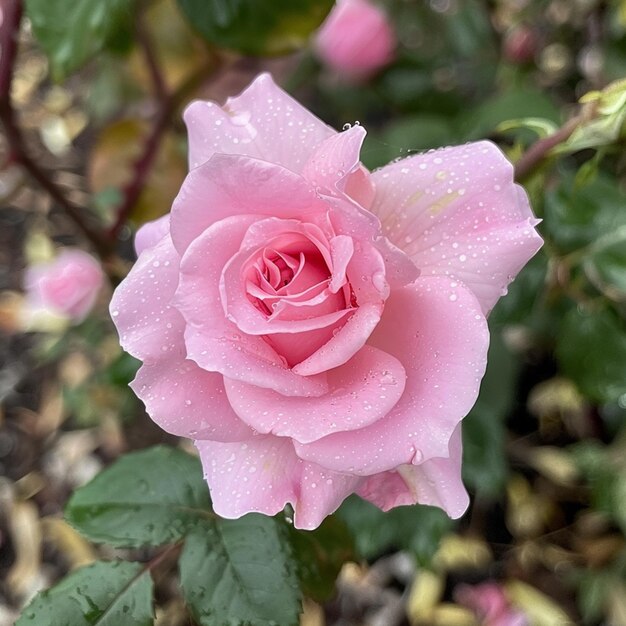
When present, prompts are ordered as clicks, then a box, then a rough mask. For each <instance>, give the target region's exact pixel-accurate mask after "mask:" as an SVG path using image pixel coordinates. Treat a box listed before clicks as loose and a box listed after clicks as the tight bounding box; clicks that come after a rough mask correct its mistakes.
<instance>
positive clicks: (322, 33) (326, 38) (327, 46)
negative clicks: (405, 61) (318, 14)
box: [314, 0, 396, 80]
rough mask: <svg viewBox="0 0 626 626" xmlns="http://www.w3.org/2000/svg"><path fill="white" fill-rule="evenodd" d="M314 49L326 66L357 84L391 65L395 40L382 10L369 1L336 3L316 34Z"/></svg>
mask: <svg viewBox="0 0 626 626" xmlns="http://www.w3.org/2000/svg"><path fill="white" fill-rule="evenodd" d="M314 46H315V51H316V52H317V55H318V56H319V58H320V59H321V60H322V61H323V62H324V63H325V64H326V65H328V66H329V67H331V68H332V69H333V70H335V71H336V72H337V73H338V74H341V75H343V76H344V77H346V78H351V79H354V80H359V79H364V78H367V77H368V76H370V75H371V74H373V73H374V72H376V71H377V70H379V69H380V68H381V67H384V66H385V65H387V64H388V63H389V62H391V60H392V59H393V55H394V50H395V47H396V37H395V33H394V31H393V28H392V26H391V24H390V23H389V18H388V17H387V14H386V13H385V11H384V10H383V9H382V8H381V7H379V6H377V5H376V4H373V3H372V2H370V1H369V0H339V1H338V2H337V4H336V5H335V7H334V8H333V10H332V11H331V12H330V14H329V15H328V17H327V18H326V20H325V21H324V23H323V24H322V26H321V27H320V29H319V30H318V31H317V33H316V36H315V41H314Z"/></svg>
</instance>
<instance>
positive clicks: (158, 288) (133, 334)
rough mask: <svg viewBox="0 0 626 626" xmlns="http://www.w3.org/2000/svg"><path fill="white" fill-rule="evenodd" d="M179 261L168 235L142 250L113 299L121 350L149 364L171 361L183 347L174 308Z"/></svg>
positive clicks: (176, 313)
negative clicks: (173, 355)
mask: <svg viewBox="0 0 626 626" xmlns="http://www.w3.org/2000/svg"><path fill="white" fill-rule="evenodd" d="M179 261H180V259H179V256H178V254H177V252H176V250H175V249H174V246H173V245H172V240H171V239H170V237H169V235H167V236H166V237H164V238H163V239H161V241H160V242H159V243H158V244H157V245H155V246H154V247H152V248H147V249H146V250H144V251H143V253H142V254H141V256H140V257H139V259H138V260H137V262H136V263H135V265H133V267H132V269H131V270H130V272H129V274H128V276H127V277H126V278H125V279H124V280H123V281H122V283H121V284H120V285H119V287H118V288H117V289H116V290H115V293H114V294H113V298H112V300H111V306H110V311H111V317H112V318H113V322H114V323H115V325H116V326H117V330H118V332H119V335H120V343H121V345H122V347H123V348H124V350H126V352H129V353H130V354H132V355H133V356H135V357H137V358H138V359H141V360H142V361H144V362H146V363H151V362H154V361H157V360H159V359H163V358H168V357H169V356H170V354H171V353H172V352H174V353H176V352H177V351H179V350H180V349H181V347H182V335H183V330H184V321H183V318H182V317H181V316H180V313H179V312H178V311H177V310H176V309H175V308H174V307H173V306H172V305H171V300H172V297H173V295H174V292H175V291H176V286H177V285H178V271H179V270H178V265H179Z"/></svg>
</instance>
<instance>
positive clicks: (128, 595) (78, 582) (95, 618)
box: [15, 561, 154, 626]
mask: <svg viewBox="0 0 626 626" xmlns="http://www.w3.org/2000/svg"><path fill="white" fill-rule="evenodd" d="M152 587H153V585H152V579H151V578H150V573H149V572H148V571H147V570H146V569H145V568H144V567H143V566H142V565H141V564H140V563H127V562H123V561H111V562H104V561H99V562H97V563H94V564H93V565H88V566H87V567H84V568H82V569H79V570H77V571H76V572H74V573H72V574H70V575H69V576H68V577H67V578H64V579H63V580H62V581H61V582H60V583H59V584H58V585H55V586H54V587H52V588H51V589H48V590H47V591H42V592H41V593H39V594H38V595H37V596H36V597H35V599H34V600H33V601H32V602H31V603H30V604H29V605H28V606H27V607H26V608H25V609H24V611H23V613H22V616H21V617H20V618H19V619H18V620H17V623H16V625H15V626H50V624H54V625H55V626H122V625H123V626H151V625H152V624H153V623H154V617H153V611H152Z"/></svg>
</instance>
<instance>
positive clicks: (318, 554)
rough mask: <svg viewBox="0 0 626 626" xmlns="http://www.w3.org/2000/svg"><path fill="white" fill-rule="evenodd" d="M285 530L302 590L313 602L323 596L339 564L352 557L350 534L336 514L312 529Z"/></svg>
mask: <svg viewBox="0 0 626 626" xmlns="http://www.w3.org/2000/svg"><path fill="white" fill-rule="evenodd" d="M289 530H290V534H291V545H292V546H293V552H294V558H295V561H296V564H297V566H298V573H299V575H300V581H301V583H302V591H303V593H304V594H305V595H306V596H308V597H309V598H312V599H313V600H316V601H317V602H323V601H324V600H327V599H328V598H329V597H330V596H331V595H332V594H333V591H334V590H335V579H336V578H337V575H338V574H339V570H340V569H341V567H342V565H343V564H344V563H345V562H346V561H350V560H354V547H353V545H352V543H353V542H352V535H350V532H349V531H348V528H347V527H346V525H345V524H344V523H343V522H342V521H341V520H340V519H339V518H338V517H337V516H331V517H327V518H326V519H325V520H324V521H323V522H322V525H321V526H320V527H319V528H317V529H316V530H312V531H308V530H297V529H296V528H294V527H293V526H289Z"/></svg>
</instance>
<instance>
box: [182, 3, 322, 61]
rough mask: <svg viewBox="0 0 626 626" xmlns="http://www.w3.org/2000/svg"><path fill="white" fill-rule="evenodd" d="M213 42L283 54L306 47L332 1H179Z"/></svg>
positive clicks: (255, 50)
mask: <svg viewBox="0 0 626 626" xmlns="http://www.w3.org/2000/svg"><path fill="white" fill-rule="evenodd" d="M178 5H179V6H180V8H181V10H182V11H183V13H184V14H185V16H186V17H187V19H188V20H189V22H190V24H191V25H192V26H193V27H194V28H195V29H196V30H197V31H198V32H199V33H200V34H201V35H202V36H203V37H204V38H205V39H206V40H207V41H208V42H209V43H212V44H215V45H216V46H221V47H224V48H231V49H233V50H238V51H239V52H244V53H246V54H260V55H273V54H283V53H285V52H290V51H292V50H296V49H298V48H300V47H302V46H303V45H304V44H305V43H306V41H307V39H308V37H309V35H310V34H311V33H312V32H313V31H314V30H315V29H316V28H317V27H318V26H319V25H320V24H321V22H322V20H323V19H324V17H325V16H326V14H327V13H328V11H329V10H330V7H331V6H332V1H331V0H178Z"/></svg>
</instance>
